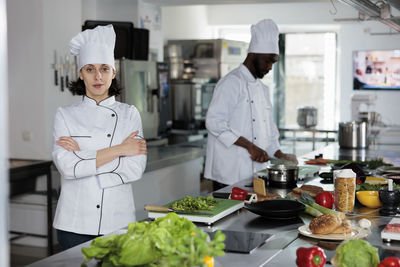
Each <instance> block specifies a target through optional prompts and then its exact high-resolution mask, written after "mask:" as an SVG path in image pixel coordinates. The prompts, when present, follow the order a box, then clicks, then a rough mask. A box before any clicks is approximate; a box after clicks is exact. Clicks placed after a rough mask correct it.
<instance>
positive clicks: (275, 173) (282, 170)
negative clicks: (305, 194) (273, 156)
mask: <svg viewBox="0 0 400 267" xmlns="http://www.w3.org/2000/svg"><path fill="white" fill-rule="evenodd" d="M298 177H299V167H297V166H288V165H283V164H277V165H271V166H268V167H267V178H268V182H269V185H270V186H272V187H273V186H276V187H284V188H291V187H296V186H297V180H298Z"/></svg>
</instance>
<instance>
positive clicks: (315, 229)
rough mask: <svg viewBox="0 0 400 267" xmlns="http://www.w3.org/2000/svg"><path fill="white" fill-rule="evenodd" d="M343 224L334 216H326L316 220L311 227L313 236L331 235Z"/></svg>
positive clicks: (311, 223)
mask: <svg viewBox="0 0 400 267" xmlns="http://www.w3.org/2000/svg"><path fill="white" fill-rule="evenodd" d="M341 224H342V220H341V219H340V218H339V217H338V216H336V215H333V214H324V215H321V216H318V217H317V218H314V219H313V220H312V221H311V222H310V225H309V228H310V231H311V232H312V233H313V234H321V235H325V234H330V233H332V232H333V231H334V230H335V229H336V228H338V227H339V226H340V225H341Z"/></svg>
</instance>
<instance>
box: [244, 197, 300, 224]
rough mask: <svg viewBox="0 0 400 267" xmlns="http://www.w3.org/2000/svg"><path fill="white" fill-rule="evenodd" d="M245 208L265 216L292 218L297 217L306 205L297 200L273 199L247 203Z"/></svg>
mask: <svg viewBox="0 0 400 267" xmlns="http://www.w3.org/2000/svg"><path fill="white" fill-rule="evenodd" d="M245 208H246V209H247V210H249V211H251V212H253V213H255V214H257V215H261V216H262V217H265V218H270V219H290V218H295V217H297V216H298V215H299V213H300V212H302V211H304V210H305V208H306V206H304V205H303V204H301V203H300V202H297V201H295V200H288V199H273V200H267V201H260V202H256V203H251V204H246V205H245Z"/></svg>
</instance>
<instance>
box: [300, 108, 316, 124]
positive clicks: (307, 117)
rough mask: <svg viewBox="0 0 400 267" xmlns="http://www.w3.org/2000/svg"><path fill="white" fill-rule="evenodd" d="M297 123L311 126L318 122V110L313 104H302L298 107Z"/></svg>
mask: <svg viewBox="0 0 400 267" xmlns="http://www.w3.org/2000/svg"><path fill="white" fill-rule="evenodd" d="M297 123H298V124H299V126H300V127H304V128H310V127H315V126H317V124H318V111H317V109H316V108H315V107H312V106H302V107H298V108H297Z"/></svg>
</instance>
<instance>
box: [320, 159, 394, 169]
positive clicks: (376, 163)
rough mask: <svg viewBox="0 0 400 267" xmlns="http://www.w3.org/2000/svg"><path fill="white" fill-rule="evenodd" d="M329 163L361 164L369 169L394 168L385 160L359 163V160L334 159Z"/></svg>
mask: <svg viewBox="0 0 400 267" xmlns="http://www.w3.org/2000/svg"><path fill="white" fill-rule="evenodd" d="M327 161H328V162H329V163H334V164H348V163H356V164H361V165H366V166H367V167H368V169H372V170H374V169H376V168H378V167H381V166H393V165H392V164H390V163H386V162H384V161H383V158H376V159H372V160H366V161H359V160H334V159H329V160H327Z"/></svg>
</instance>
